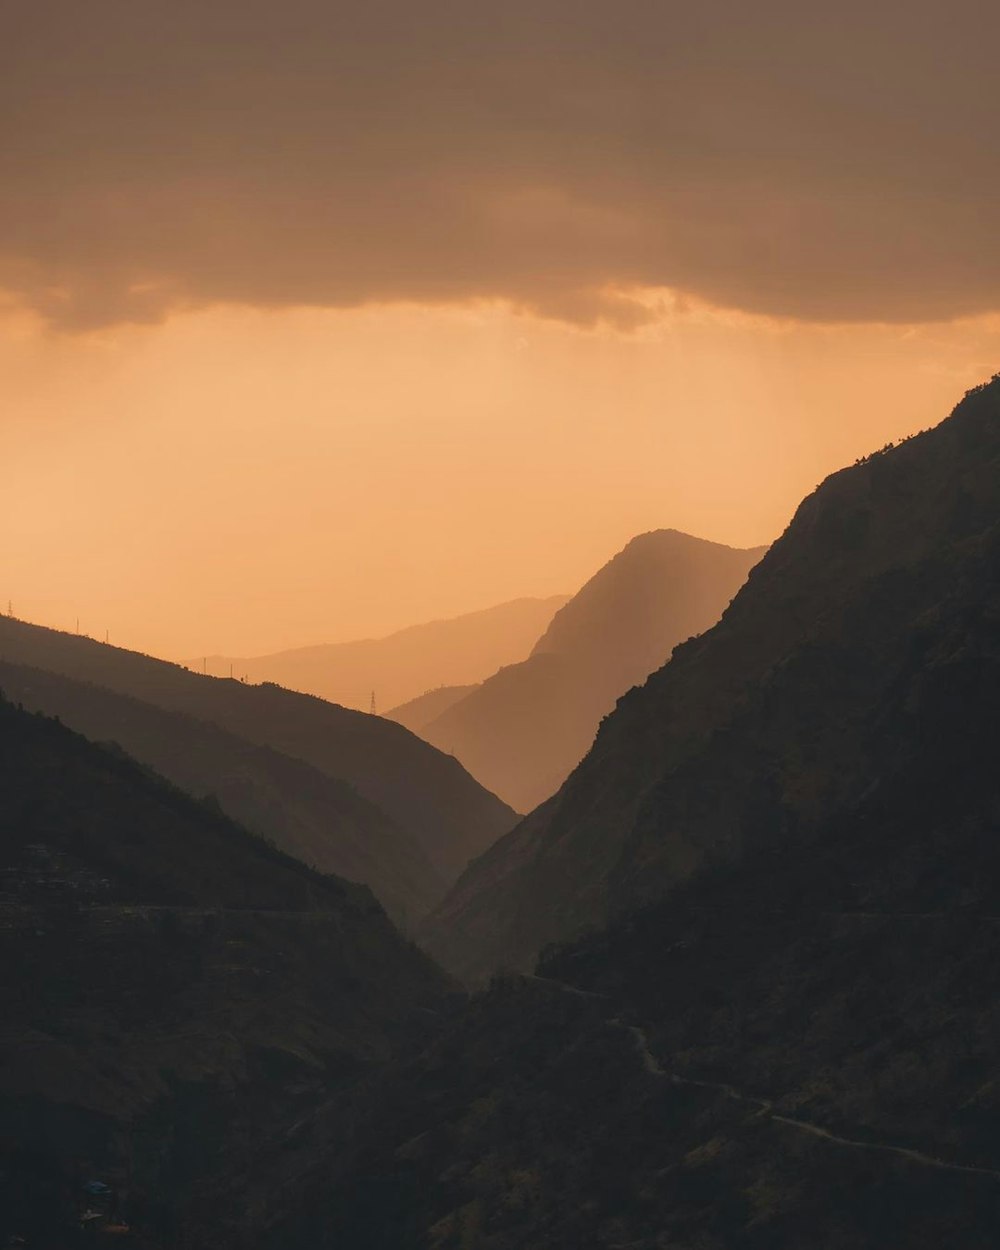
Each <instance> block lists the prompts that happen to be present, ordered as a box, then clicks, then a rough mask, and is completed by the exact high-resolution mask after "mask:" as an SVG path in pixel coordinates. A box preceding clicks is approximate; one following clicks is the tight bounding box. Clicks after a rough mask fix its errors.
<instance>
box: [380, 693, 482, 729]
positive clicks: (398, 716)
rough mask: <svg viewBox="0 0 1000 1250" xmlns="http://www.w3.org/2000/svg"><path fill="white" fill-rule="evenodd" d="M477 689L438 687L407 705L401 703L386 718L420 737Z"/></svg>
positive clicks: (391, 709)
mask: <svg viewBox="0 0 1000 1250" xmlns="http://www.w3.org/2000/svg"><path fill="white" fill-rule="evenodd" d="M476 689H477V686H476V685H471V686H438V687H437V689H436V690H427V691H425V692H424V694H418V695H417V697H416V698H415V699H409V700H407V702H406V703H401V704H400V705H399V707H394V708H390V710H389V711H388V712H386V713H385V716H386V719H387V720H394V721H398V722H399V724H400V725H405V726H406V728H407V729H409V730H412V731H413V733H415V734H418V735H419V734H420V732H421V730H422V729H424V728H426V726H427V725H429V724H431V722H432V721H434V720H436V719H437V718H438V717H439V716H440V715H441V713H442V712H445V711H447V709H448V708H450V707H451V706H452V704H454V703H457V702H458V701H459V699H464V698H465V696H466V695H467V694H471V693H472V692H473V690H476Z"/></svg>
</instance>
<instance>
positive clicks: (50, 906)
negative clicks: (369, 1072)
mask: <svg viewBox="0 0 1000 1250" xmlns="http://www.w3.org/2000/svg"><path fill="white" fill-rule="evenodd" d="M0 793H2V794H3V803H2V804H0V947H2V958H0V979H2V992H3V1003H4V1012H3V1024H2V1029H0V1193H2V1195H3V1202H2V1203H0V1235H2V1237H3V1241H4V1244H8V1245H27V1246H43V1245H44V1246H49V1247H54V1248H59V1247H63V1246H66V1247H68V1246H71V1245H74V1246H75V1245H78V1244H80V1237H81V1232H80V1229H79V1227H78V1222H79V1219H80V1215H81V1212H82V1211H83V1210H84V1209H85V1207H87V1206H91V1207H94V1208H95V1209H96V1213H97V1214H98V1215H100V1216H101V1217H102V1218H101V1221H100V1223H99V1224H98V1223H95V1224H94V1227H92V1228H91V1229H90V1232H91V1233H92V1234H93V1235H94V1236H93V1237H92V1238H91V1240H95V1239H96V1240H103V1239H102V1238H100V1237H99V1236H98V1234H99V1232H100V1227H101V1225H102V1224H108V1223H110V1224H114V1223H115V1220H116V1218H117V1219H120V1217H121V1215H122V1214H123V1211H122V1210H121V1209H118V1210H117V1211H116V1210H115V1207H119V1208H120V1204H125V1205H126V1207H127V1215H128V1218H129V1219H130V1220H133V1221H135V1222H137V1223H138V1224H139V1225H140V1226H141V1227H142V1228H143V1229H144V1230H145V1233H144V1236H143V1239H142V1240H141V1242H140V1243H139V1244H142V1245H152V1246H160V1245H165V1244H176V1241H175V1239H176V1236H177V1233H176V1229H177V1227H178V1221H179V1220H180V1219H181V1218H182V1213H183V1212H185V1211H197V1210H198V1208H199V1207H200V1206H204V1207H206V1208H208V1209H210V1210H211V1209H214V1208H215V1206H216V1205H217V1191H216V1188H215V1183H214V1182H215V1179H216V1178H217V1176H218V1175H220V1174H221V1172H222V1171H223V1170H224V1169H225V1168H226V1167H228V1166H231V1165H232V1164H233V1162H234V1160H236V1159H239V1158H242V1157H243V1156H244V1155H245V1154H246V1153H247V1152H248V1151H252V1149H253V1148H254V1145H255V1143H256V1141H257V1139H258V1137H259V1136H260V1135H262V1134H266V1133H269V1132H274V1133H277V1134H279V1135H280V1134H281V1133H283V1132H287V1131H289V1130H290V1129H291V1127H292V1126H293V1124H294V1122H295V1121H296V1120H297V1119H298V1118H300V1117H301V1116H302V1115H303V1114H304V1113H307V1112H308V1111H309V1110H310V1109H311V1108H312V1107H314V1106H315V1105H316V1104H317V1101H318V1100H320V1099H321V1098H322V1097H325V1096H328V1095H329V1094H330V1092H331V1091H332V1090H336V1089H338V1088H340V1087H342V1086H343V1085H344V1084H345V1082H350V1081H352V1080H356V1079H357V1074H358V1073H360V1072H364V1071H365V1070H366V1069H367V1067H369V1066H370V1065H371V1064H372V1063H374V1062H376V1061H378V1060H384V1059H385V1058H387V1057H388V1056H389V1055H390V1054H391V1053H392V1051H393V1048H394V1047H395V1046H396V1045H398V1044H399V1041H400V1038H401V1037H402V1034H401V1032H400V1030H401V1029H402V1028H403V1026H404V1024H405V1022H406V1021H407V1019H408V1018H410V1017H411V1016H414V1013H416V1018H417V1019H419V1018H422V1015H423V1014H424V1013H427V1012H433V1011H437V1010H439V1009H440V1008H442V1007H443V1006H444V1005H445V1004H446V1003H447V1002H448V1000H449V998H450V996H451V993H452V986H451V984H450V983H449V981H448V980H447V979H446V978H445V977H444V976H443V975H442V974H441V973H440V972H439V971H438V970H437V969H436V968H435V967H434V966H433V965H432V964H431V963H430V961H429V960H428V959H427V958H426V957H425V956H423V955H422V954H420V952H418V951H417V950H416V948H415V947H413V946H412V945H411V944H410V943H408V942H405V941H404V940H403V939H402V938H401V937H400V936H399V934H398V933H397V932H396V931H395V929H394V928H393V927H392V925H391V924H390V923H389V921H388V920H387V918H386V916H385V914H384V913H383V912H382V910H381V908H380V907H379V906H378V905H377V903H376V902H375V901H374V899H373V898H372V897H371V895H370V893H369V892H368V891H367V890H366V889H364V888H363V887H360V886H355V885H350V884H348V883H346V882H343V881H340V880H338V879H336V878H333V877H329V876H323V875H322V874H320V873H317V872H314V871H312V870H310V869H308V868H306V867H305V866H304V865H302V864H301V863H299V862H298V861H296V860H294V859H291V858H290V857H288V856H286V855H284V854H282V853H280V852H278V851H276V850H275V849H274V848H272V847H270V846H268V845H267V844H266V843H264V842H262V841H261V840H260V839H258V838H255V837H253V836H251V835H250V834H248V833H246V832H245V831H244V830H242V829H241V828H239V826H237V825H235V824H233V823H232V822H231V821H229V820H228V819H227V818H226V817H224V816H222V815H221V814H220V813H219V812H218V811H217V810H212V809H211V808H210V807H207V806H206V805H204V804H203V803H199V802H196V801H195V800H194V799H191V798H189V797H188V796H186V795H184V794H182V793H181V792H180V791H178V790H176V789H174V788H173V787H172V786H170V785H168V784H167V783H166V782H164V781H163V780H161V779H160V778H158V777H156V776H155V775H154V774H152V773H150V772H149V771H148V770H146V769H144V768H142V767H141V766H140V765H138V764H137V763H135V762H134V761H132V760H130V759H128V758H127V757H125V756H123V755H121V753H114V752H112V751H109V750H107V749H105V748H102V747H99V746H97V745H95V744H92V743H90V742H88V741H86V740H85V739H83V738H81V737H79V736H78V735H76V734H75V733H73V732H71V731H70V730H69V729H67V728H65V727H64V726H62V725H61V724H59V723H58V722H56V721H53V720H48V719H46V718H43V717H41V716H38V715H32V714H29V713H26V712H24V711H21V710H19V709H17V708H16V707H14V706H13V705H12V704H10V703H8V702H5V701H3V702H0ZM90 1178H95V1181H94V1185H93V1186H91V1187H90V1189H89V1191H85V1190H84V1184H85V1183H86V1182H88V1181H89V1179H90ZM102 1187H106V1189H105V1188H102ZM147 1234H148V1236H149V1237H150V1240H149V1241H147V1240H146V1239H145V1235H147ZM117 1240H118V1241H119V1242H120V1241H121V1240H122V1239H121V1238H118V1239H117ZM130 1240H132V1241H133V1244H134V1242H135V1239H130Z"/></svg>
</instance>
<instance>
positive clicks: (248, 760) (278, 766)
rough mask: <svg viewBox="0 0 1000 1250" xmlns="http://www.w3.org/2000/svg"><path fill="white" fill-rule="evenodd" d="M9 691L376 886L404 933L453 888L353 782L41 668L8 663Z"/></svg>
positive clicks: (286, 846)
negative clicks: (446, 889)
mask: <svg viewBox="0 0 1000 1250" xmlns="http://www.w3.org/2000/svg"><path fill="white" fill-rule="evenodd" d="M0 690H3V691H4V692H5V693H6V695H7V697H8V699H9V700H10V701H11V702H16V703H20V704H22V705H23V706H24V707H26V708H27V709H28V710H29V711H32V712H44V713H46V714H47V715H50V716H56V715H57V716H58V717H59V718H60V720H62V721H63V723H64V724H66V725H68V726H69V727H70V728H71V729H75V730H77V732H79V733H82V734H84V735H85V736H86V737H87V738H90V739H92V740H94V741H98V742H113V743H115V744H117V745H118V746H119V747H121V748H123V749H124V750H125V751H126V752H127V753H128V754H129V755H131V756H133V757H134V758H135V759H137V760H141V761H142V762H143V763H144V764H148V765H149V766H150V767H151V768H154V769H155V770H156V771H157V772H158V773H160V774H161V775H162V776H164V777H166V778H167V779H168V780H169V781H172V782H173V783H174V785H176V786H179V787H180V788H181V789H182V790H186V791H187V792H188V793H189V794H193V795H195V796H196V797H198V798H204V797H210V798H211V800H212V801H214V802H216V803H218V805H219V807H221V809H222V810H223V811H224V812H226V814H227V815H229V816H231V817H232V818H233V819H234V820H236V821H238V822H239V823H240V824H242V825H243V826H244V827H245V828H247V829H249V830H251V831H252V832H253V833H257V834H260V835H262V836H263V837H266V838H267V839H269V840H270V841H272V842H273V843H274V844H275V845H276V846H278V847H279V848H280V849H281V850H283V851H287V852H288V854H290V855H294V856H295V857H296V858H297V859H300V860H302V861H303V862H304V863H306V864H309V865H311V866H312V867H314V868H318V869H320V871H322V872H327V873H334V874H335V875H337V876H340V877H345V878H347V880H349V881H358V882H362V883H364V884H365V885H368V886H370V887H371V889H372V890H373V892H374V893H375V895H376V897H377V898H378V899H379V901H380V902H381V903H382V905H383V906H384V907H385V908H386V909H387V911H388V912H389V914H390V915H391V916H392V918H393V919H394V920H395V921H396V922H397V924H399V925H400V926H401V927H403V928H404V929H407V928H409V927H410V926H411V925H412V923H413V922H414V921H415V920H416V919H417V918H418V917H420V916H422V915H424V913H425V912H426V911H427V910H428V908H429V907H430V906H431V905H432V904H433V903H435V902H437V901H438V900H439V899H440V897H441V893H442V892H443V888H444V879H443V878H442V876H441V875H440V874H439V873H438V872H437V871H436V870H435V869H434V868H433V867H432V865H431V864H430V862H429V860H428V859H427V857H426V855H425V854H424V852H423V850H422V849H421V847H420V846H419V845H418V843H417V842H416V841H415V840H414V839H413V838H412V837H410V836H409V835H408V834H407V833H405V832H404V831H403V830H402V829H400V828H399V826H398V825H397V824H396V823H395V822H394V821H393V820H392V819H391V818H390V817H389V816H387V815H386V814H385V813H384V812H382V811H380V810H379V808H377V807H376V806H375V805H374V804H373V803H370V802H369V801H368V800H367V799H364V798H362V797H361V795H359V794H358V793H357V792H356V791H355V790H353V789H352V788H351V787H350V786H349V785H347V784H346V782H343V781H338V780H336V779H335V778H333V777H330V776H329V775H328V774H326V773H324V772H321V771H320V770H319V769H318V768H314V767H313V766H312V765H310V764H306V763H304V762H303V761H302V760H299V759H293V758H292V757H291V756H288V755H283V754H282V753H281V752H279V751H275V750H273V749H272V748H270V747H266V746H257V745H254V744H253V743H250V742H247V741H246V740H245V739H242V738H239V737H237V736H236V735H234V734H230V733H227V732H226V731H225V730H223V729H220V728H219V727H218V726H217V725H212V724H209V723H208V722H206V721H201V720H196V719H195V718H194V717H192V716H186V715H184V714H183V713H181V712H167V711H164V710H163V709H162V708H158V707H154V706H153V705H152V704H150V703H143V702H141V701H140V700H138V699H132V698H129V697H128V696H127V695H121V694H115V693H114V692H113V691H111V690H105V689H103V688H102V687H100V686H94V685H91V684H90V683H89V682H81V681H73V680H72V679H70V678H68V677H61V676H59V675H58V674H55V673H47V672H44V671H43V670H41V669H35V668H25V667H23V666H21V665H16V664H8V663H4V662H3V661H0Z"/></svg>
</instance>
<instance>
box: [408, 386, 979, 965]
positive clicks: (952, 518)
mask: <svg viewBox="0 0 1000 1250" xmlns="http://www.w3.org/2000/svg"><path fill="white" fill-rule="evenodd" d="M998 396H1000V384H998V383H994V384H992V385H990V386H989V387H986V388H984V389H982V390H980V391H977V392H975V393H972V394H970V395H969V397H968V398H967V399H966V400H965V401H964V402H963V403H962V404H961V405H960V406H959V407H958V409H956V411H955V413H954V414H953V416H952V417H951V419H950V420H947V421H945V422H944V423H943V424H942V425H940V426H939V427H937V428H936V429H934V430H932V431H930V432H927V433H925V434H922V435H920V436H919V437H916V438H912V439H910V440H908V441H906V442H905V443H903V444H902V445H901V446H898V447H895V448H890V449H887V450H885V451H884V452H883V453H880V454H876V455H874V456H872V457H869V458H868V459H867V460H866V461H864V462H863V463H859V464H857V465H855V466H854V467H852V468H849V469H846V470H843V471H841V472H840V473H837V474H834V475H833V476H832V477H831V478H829V479H827V481H826V482H824V483H823V484H822V485H821V486H820V487H819V489H818V490H817V491H816V492H815V493H814V494H813V495H811V496H810V497H809V498H807V499H806V500H805V501H804V502H803V503H802V505H801V506H800V507H799V509H798V511H797V512H796V515H795V517H794V519H793V520H792V522H791V524H790V526H789V528H788V530H787V531H786V532H785V534H784V535H783V536H782V537H781V539H780V540H779V541H778V542H777V543H776V544H775V545H774V546H773V547H772V548H771V550H770V551H769V552H768V554H767V555H766V556H765V557H764V559H763V560H762V561H761V562H760V564H758V565H757V567H756V568H755V569H754V570H753V571H752V572H751V574H750V578H749V580H748V582H747V584H746V586H745V587H744V588H743V590H742V591H741V592H740V594H739V595H738V596H737V597H736V599H735V601H734V602H733V604H732V605H731V606H730V608H729V609H728V610H727V611H726V612H725V614H724V615H723V617H722V620H721V621H720V622H719V624H718V625H716V626H715V628H714V629H712V630H710V631H709V632H708V633H706V634H704V635H702V636H701V637H699V638H696V639H693V640H692V641H690V642H688V643H686V644H685V645H683V646H681V647H678V648H677V649H676V650H675V651H674V654H673V657H672V659H671V661H670V663H669V664H667V665H666V666H665V667H664V668H662V669H660V670H659V672H657V673H656V674H655V675H654V676H653V677H652V678H650V680H649V681H648V682H647V683H646V685H645V686H644V687H642V688H641V689H637V690H634V691H632V692H631V693H630V694H629V695H627V696H626V697H625V698H624V699H622V700H621V701H620V702H619V704H618V708H617V710H616V712H615V714H614V715H613V716H611V717H610V718H609V719H608V720H607V721H606V722H605V723H604V724H603V725H602V727H601V730H600V732H599V734H598V736H597V740H596V742H595V744H594V747H593V749H592V750H591V752H590V754H589V755H588V756H587V758H586V759H585V760H584V762H583V763H582V765H581V766H580V767H579V768H578V769H577V770H576V772H575V773H574V774H573V776H572V777H571V778H570V779H569V781H568V782H567V783H566V785H565V786H564V787H563V788H562V790H561V791H560V792H559V793H558V794H557V795H556V796H555V797H554V798H553V799H551V800H550V801H549V802H547V803H546V804H544V805H543V806H542V807H541V808H539V809H538V810H536V811H535V812H533V813H532V814H531V815H530V816H529V817H528V818H527V819H526V820H525V821H523V822H522V823H521V824H520V825H518V826H517V828H515V829H514V830H513V831H512V832H511V833H510V834H509V835H508V836H507V837H506V838H503V839H501V840H500V841H499V842H498V843H497V844H496V845H495V846H494V847H492V848H491V849H490V850H489V851H488V852H487V853H486V854H485V855H483V856H482V857H481V858H480V859H478V860H477V861H476V862H474V863H473V864H471V865H470V867H469V868H468V870H467V871H466V872H465V874H464V875H463V876H462V878H461V879H460V880H459V882H458V883H457V884H456V885H455V887H454V888H453V889H452V891H451V892H450V894H449V896H448V897H447V898H446V899H445V901H444V902H443V903H442V904H441V905H440V907H439V908H438V909H437V910H436V912H435V913H434V915H433V916H432V918H431V920H430V921H429V922H428V930H427V941H428V944H429V948H430V949H431V950H432V951H434V952H435V953H436V954H437V955H438V956H439V957H440V958H441V959H442V960H443V961H444V962H445V963H446V964H447V965H449V966H451V967H452V968H455V969H457V970H459V971H461V972H462V973H463V974H464V975H467V976H478V975H482V974H484V973H487V972H488V971H489V970H490V969H492V968H495V967H497V966H498V965H501V964H507V965H511V966H516V967H528V966H530V963H531V962H532V960H533V959H534V957H535V955H536V954H537V953H538V951H539V950H541V949H542V947H544V946H545V945H546V944H547V943H549V942H552V941H560V940H564V939H566V938H567V937H569V936H571V935H572V934H574V933H578V932H580V931H582V930H584V929H585V928H587V927H591V926H595V925H600V924H603V923H604V922H605V921H606V920H607V918H608V917H609V916H613V915H614V914H616V913H617V912H619V911H621V910H622V909H623V908H627V907H631V906H634V905H635V904H636V903H638V902H641V901H643V900H646V899H649V898H656V897H658V896H660V895H662V894H663V893H664V892H665V891H668V890H670V889H671V888H673V887H674V886H676V885H677V883H678V882H681V881H683V880H685V879H686V878H688V877H690V876H691V875H692V874H693V873H695V872H697V871H698V870H700V869H702V868H704V867H705V866H706V865H708V864H726V863H729V862H731V861H733V860H736V859H738V857H739V855H740V854H741V853H742V851H743V849H744V848H745V847H746V846H748V845H757V844H759V843H761V842H762V841H766V842H767V843H768V844H769V845H770V846H772V847H773V853H774V855H775V856H780V854H781V853H782V850H783V848H785V847H786V846H788V845H793V846H797V845H801V844H802V843H809V844H812V843H813V842H814V841H815V839H816V838H817V837H818V836H819V835H818V830H820V829H822V828H826V827H827V826H828V825H829V824H830V822H831V821H834V820H835V819H840V818H841V817H842V816H843V815H844V814H845V813H847V812H850V811H853V810H855V809H856V808H857V807H858V805H859V804H860V803H861V802H862V800H863V799H864V798H865V797H866V796H870V795H872V794H874V793H875V791H876V790H877V789H878V788H879V787H880V786H885V784H886V781H885V778H886V777H887V775H890V774H891V773H892V770H893V769H895V768H896V766H897V757H898V753H899V751H900V749H901V748H900V746H899V744H898V742H897V741H896V735H895V731H894V732H892V733H890V732H888V731H887V728H886V726H887V725H888V724H893V725H895V724H896V723H897V721H900V718H902V721H901V723H902V724H904V725H905V724H907V722H906V720H905V708H906V700H907V698H909V697H911V695H910V692H911V691H912V690H915V689H917V688H918V683H923V684H926V683H927V682H929V681H930V680H931V678H932V677H940V678H942V679H944V678H945V677H948V678H951V679H953V680H954V681H956V682H958V681H959V678H960V676H961V672H960V669H959V668H957V667H956V668H949V667H948V666H947V664H946V661H947V658H948V657H947V655H946V654H944V655H939V654H937V652H935V650H934V648H935V647H944V646H946V645H948V644H947V643H946V642H944V641H943V640H942V639H943V637H944V635H942V636H941V638H939V637H938V635H937V634H936V633H935V632H934V630H935V629H936V628H937V627H939V626H940V628H942V629H943V628H944V625H945V623H947V622H951V621H952V618H955V625H954V628H955V630H956V631H958V632H960V627H961V622H962V621H963V620H966V622H967V623H966V626H965V628H966V630H967V631H971V630H972V627H973V624H976V627H977V628H979V627H980V625H979V624H977V623H979V622H984V624H982V628H984V629H985V628H986V624H985V623H988V622H990V621H991V620H992V619H993V618H992V616H991V613H992V611H993V608H992V606H991V601H990V598H989V596H991V595H993V594H994V593H995V590H996V583H995V572H996V567H1000V565H998V566H993V567H991V565H990V560H991V559H993V558H995V555H996V547H997V528H996V527H997V521H998V518H1000V473H998V455H1000V422H998V419H997V411H998ZM970 636H971V635H970ZM956 645H958V644H956ZM976 645H977V647H979V646H980V645H985V644H981V643H980V641H979V640H978V639H977V642H976ZM976 654H978V652H977V653H976ZM957 663H958V661H957V660H956V664H957ZM920 688H922V687H920ZM963 689H964V687H963ZM928 697H930V696H928ZM941 697H944V693H942V695H941ZM900 701H902V702H900ZM931 728H932V722H929V727H928V732H930V730H931Z"/></svg>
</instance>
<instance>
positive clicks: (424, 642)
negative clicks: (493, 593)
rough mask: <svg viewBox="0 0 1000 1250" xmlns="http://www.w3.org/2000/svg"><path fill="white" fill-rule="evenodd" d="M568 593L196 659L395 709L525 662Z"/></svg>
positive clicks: (333, 697)
mask: <svg viewBox="0 0 1000 1250" xmlns="http://www.w3.org/2000/svg"><path fill="white" fill-rule="evenodd" d="M566 599H567V596H566V595H552V596H548V597H546V598H542V599H532V598H524V599H513V600H511V601H510V602H509V603H500V604H497V605H496V606H495V607H492V608H485V609H483V610H482V611H479V612H467V613H465V614H464V615H463V616H456V617H453V618H451V619H450V620H441V621H428V622H426V623H425V624H422V625H411V626H409V627H408V628H407V629H401V630H397V631H396V632H395V633H393V634H388V635H387V636H386V637H384V638H364V639H359V640H358V641H356V642H338V643H321V644H319V645H317V646H311V647H296V648H293V649H292V650H289V651H276V652H274V653H273V654H272V655H260V656H253V657H246V656H243V657H240V656H229V655H210V656H205V657H204V658H201V657H199V659H198V660H197V661H194V660H192V661H190V663H191V666H192V667H194V668H197V669H198V671H199V672H200V671H202V669H203V668H204V669H205V671H207V672H208V673H210V674H212V675H213V676H216V677H225V676H227V675H229V674H231V673H235V674H236V676H237V677H245V678H246V679H247V680H248V681H252V682H262V681H270V682H276V683H277V684H278V685H280V686H287V687H288V689H290V690H302V691H305V692H307V693H308V694H315V695H319V696H320V697H321V698H323V699H329V700H330V701H331V702H333V703H342V704H345V705H346V706H347V707H355V708H361V709H363V710H364V711H367V710H368V708H369V705H370V698H371V696H372V694H374V695H375V698H376V701H377V705H378V707H379V709H385V708H391V707H393V706H395V705H397V704H402V703H406V702H408V701H409V700H410V699H414V698H417V697H419V696H420V695H421V694H423V693H424V692H425V691H427V690H429V689H431V688H432V687H436V686H455V685H462V684H474V683H476V682H479V681H482V680H483V679H484V678H485V677H488V676H489V675H490V673H492V672H493V671H494V670H495V669H497V668H499V667H500V665H501V664H510V663H511V662H512V661H514V660H520V659H521V658H522V657H523V656H524V655H525V654H526V653H527V652H528V650H529V648H530V647H531V644H532V643H533V642H534V641H535V639H536V638H537V637H538V635H539V634H540V633H541V632H542V630H544V629H545V627H546V625H548V623H549V621H550V620H551V619H552V615H553V613H554V612H555V611H556V610H557V609H558V608H560V607H561V606H562V605H563V604H564V603H565V602H566Z"/></svg>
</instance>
